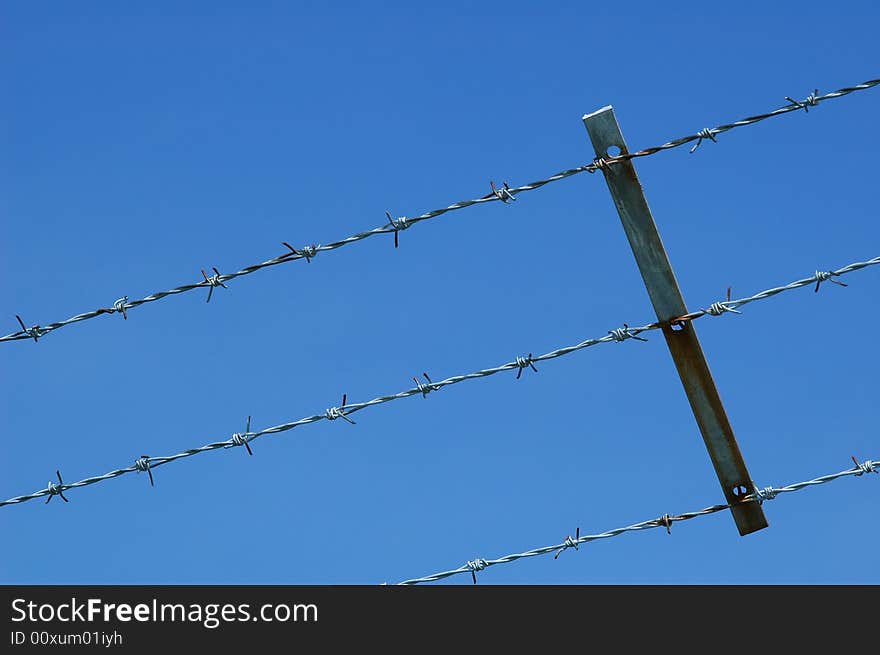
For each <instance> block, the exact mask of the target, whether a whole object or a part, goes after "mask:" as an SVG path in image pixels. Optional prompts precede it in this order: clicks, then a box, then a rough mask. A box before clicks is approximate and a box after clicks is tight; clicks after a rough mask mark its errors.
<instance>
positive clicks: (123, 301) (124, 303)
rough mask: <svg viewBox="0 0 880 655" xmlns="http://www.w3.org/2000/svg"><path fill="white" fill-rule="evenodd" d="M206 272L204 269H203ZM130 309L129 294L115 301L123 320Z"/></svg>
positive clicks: (116, 310)
mask: <svg viewBox="0 0 880 655" xmlns="http://www.w3.org/2000/svg"><path fill="white" fill-rule="evenodd" d="M202 272H203V273H204V271H202ZM127 310H128V296H122V298H120V299H119V300H117V301H116V302H114V303H113V311H114V312H119V313H121V314H122V320H124V321H127V320H128V314H127V313H126V312H127Z"/></svg>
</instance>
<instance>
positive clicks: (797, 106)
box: [0, 79, 880, 342]
mask: <svg viewBox="0 0 880 655" xmlns="http://www.w3.org/2000/svg"><path fill="white" fill-rule="evenodd" d="M878 84H880V79H876V80H868V81H866V82H863V83H861V84H856V85H855V86H849V87H844V88H842V89H838V90H837V91H833V92H831V93H826V94H824V95H818V92H814V93H811V94H810V95H809V96H808V97H807V98H806V99H805V100H802V101H798V100H793V99H791V98H788V97H786V100H788V104H786V105H784V106H782V107H780V108H778V109H775V110H773V111H770V112H767V113H764V114H757V115H755V116H749V117H747V118H743V119H740V120H738V121H734V122H732V123H725V124H723V125H718V126H716V127H713V128H703V129H701V130H699V131H698V132H696V133H694V134H689V135H686V136H682V137H679V138H677V139H673V140H671V141H667V142H666V143H664V144H661V145H659V146H654V147H651V148H645V149H642V150H638V151H636V152H630V153H622V154H620V155H618V156H614V157H611V156H607V157H603V158H600V159H599V160H597V161H594V162H591V163H589V164H586V165H583V166H578V167H575V168H569V169H567V170H564V171H560V172H559V173H556V174H555V175H551V176H549V177H546V178H544V179H541V180H537V181H535V182H531V183H529V184H524V185H522V186H518V187H513V188H511V187H508V186H507V185H506V183H505V185H504V187H503V188H501V189H498V188H496V187H495V185H494V183H493V184H492V192H491V193H488V194H486V195H484V196H481V197H479V198H474V199H472V200H462V201H459V202H456V203H453V204H451V205H448V206H447V207H443V208H440V209H434V210H431V211H428V212H425V213H424V214H421V215H419V216H412V217H406V216H402V217H399V218H393V217H391V215H390V214H389V215H388V218H389V220H388V222H387V223H385V224H384V225H381V226H379V227H376V228H374V229H372V230H367V231H365V232H359V233H357V234H354V235H352V236H349V237H346V238H344V239H341V240H339V241H333V242H330V243H326V244H322V245H318V244H311V245H308V246H303V247H301V248H295V247H293V246H290V245H289V244H287V243H286V242H283V243H284V245H285V246H286V247H287V249H288V251H287V252H285V253H283V254H281V255H279V256H277V257H273V258H271V259H267V260H266V261H264V262H261V263H259V264H252V265H250V266H246V267H244V268H242V269H241V270H239V271H236V272H234V273H225V274H221V273H220V272H219V271H218V270H217V269H214V275H212V276H208V275H207V274H205V273H204V271H203V272H202V275H203V280H202V281H200V282H195V283H192V284H184V285H181V286H178V287H175V288H173V289H169V290H167V291H158V292H156V293H152V294H150V295H148V296H145V297H143V298H140V299H135V300H129V299H128V296H123V297H121V298H119V299H117V300H116V301H114V302H113V303H112V305H111V306H108V307H102V308H98V309H95V310H92V311H89V312H84V313H82V314H77V315H76V316H72V317H70V318H68V319H65V320H63V321H57V322H55V323H50V324H48V325H39V324H36V325H31V326H29V327H28V326H26V325H25V323H24V322H23V321H22V319H20V318H19V322H20V323H21V328H22V329H21V330H18V331H16V332H11V333H9V334H6V335H4V336H0V342H2V341H19V340H24V339H33V340H34V341H38V340H39V338H40V337H42V336H45V335H46V334H48V333H50V332H53V331H55V330H57V329H59V328H62V327H65V326H67V325H72V324H74V323H79V322H81V321H86V320H90V319H93V318H96V317H98V316H102V315H104V314H115V313H122V315H123V318H127V314H128V311H129V310H131V309H134V308H136V307H140V306H141V305H145V304H147V303H152V302H156V301H158V300H161V299H163V298H166V297H168V296H173V295H177V294H181V293H186V292H188V291H193V290H195V289H199V288H207V289H208V296H207V298H208V300H210V299H211V297H212V295H213V292H214V289H215V287H217V286H221V287H225V284H224V283H225V282H229V281H231V280H234V279H236V278H239V277H242V276H245V275H250V274H251V273H255V272H256V271H259V270H262V269H264V268H269V267H271V266H277V265H279V264H285V263H287V262H291V261H296V260H298V259H305V260H306V261H307V262H308V261H311V259H312V258H313V257H315V256H316V255H317V254H318V253H321V252H327V251H330V250H335V249H337V248H341V247H342V246H345V245H348V244H351V243H355V242H358V241H362V240H364V239H367V238H369V237H372V236H376V235H378V234H394V236H395V243H396V240H397V236H398V233H399V232H400V231H401V230H404V229H407V228H409V227H411V226H412V225H414V224H416V223H420V222H422V221H426V220H429V219H432V218H437V217H438V216H442V215H443V214H446V213H448V212H451V211H455V210H458V209H464V208H466V207H471V206H473V205H477V204H482V203H486V202H495V201H501V202H510V201H511V200H515V199H516V196H517V194H520V193H524V192H526V191H533V190H535V189H539V188H541V187H543V186H544V185H546V184H550V183H551V182H556V181H559V180H563V179H565V178H568V177H571V176H573V175H577V174H578V173H585V172H589V173H593V172H595V171H596V170H600V169H602V168H604V167H606V166H608V165H612V164H614V163H615V162H619V161H623V160H627V159H634V158H636V157H647V156H649V155H653V154H656V153H658V152H661V151H663V150H670V149H672V148H678V147H680V146H683V145H686V144H688V143H692V142H695V141H696V145H695V146H694V149H696V147H698V146H699V145H700V143H702V141H703V140H705V139H710V140H712V141H714V140H715V137H716V136H717V135H718V134H723V133H724V132H727V131H729V130H733V129H735V128H739V127H744V126H747V125H754V124H755V123H758V122H760V121H763V120H766V119H768V118H773V117H775V116H781V115H783V114H788V113H790V112H793V111H799V110H801V109H804V110H805V111H809V107H813V106H816V105H818V104H819V103H821V102H824V101H826V100H832V99H835V98H841V97H843V96H846V95H849V94H851V93H854V92H856V91H863V90H866V89H870V88H872V87H874V86H877V85H878ZM692 151H693V150H692Z"/></svg>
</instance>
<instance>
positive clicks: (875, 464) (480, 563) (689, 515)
mask: <svg viewBox="0 0 880 655" xmlns="http://www.w3.org/2000/svg"><path fill="white" fill-rule="evenodd" d="M854 464H855V465H854V466H853V467H852V468H848V469H846V470H844V471H840V472H838V473H830V474H828V475H823V476H820V477H818V478H813V479H812V480H807V481H805V482H796V483H794V484H789V485H786V486H784V487H765V488H764V489H758V488H756V489H755V490H754V491H753V492H752V493H750V494H747V495H745V496H743V499H742V501H740V502H760V503H763V502H764V501H766V500H771V499H773V498H776V497H777V496H778V495H779V494H784V493H791V492H794V491H801V490H802V489H806V488H807V487H814V486H817V485H821V484H826V483H828V482H832V481H833V480H838V479H840V478H844V477H848V476H851V475H852V476H857V477H858V476H861V475H864V474H865V473H876V472H877V469H878V468H880V461H871V460H866V461H864V462H858V461H855V462H854ZM730 507H731V505H711V506H709V507H706V508H704V509H701V510H697V511H695V512H685V513H684V514H676V515H674V516H673V515H670V514H664V515H663V516H660V517H658V518H653V519H648V520H647V521H642V522H640V523H633V524H632V525H627V526H625V527H622V528H615V529H613V530H608V531H607V532H600V533H598V534H586V535H579V536H578V537H576V538H573V537H571V535H569V536H567V537H566V538H565V539H564V540H563V541H562V542H561V543H557V544H553V545H551V546H541V547H540V548H533V549H532V550H527V551H525V552H522V553H513V554H510V555H505V556H503V557H499V558H497V559H483V558H480V557H478V558H476V559H473V560H470V561H468V562H467V563H465V564H463V565H462V566H459V567H458V568H455V569H451V570H449V571H441V572H440V573H433V574H431V575H426V576H423V577H421V578H411V579H409V580H404V581H403V582H399V583H397V584H399V585H416V584H422V583H425V582H436V581H437V580H443V579H444V578H449V577H452V576H455V575H463V574H464V575H466V574H470V575H471V576H472V578H473V581H474V583H476V581H477V577H476V574H477V573H478V572H479V571H482V570H483V569H486V568H489V567H490V566H496V565H498V564H509V563H510V562H516V561H517V560H521V559H525V558H527V557H537V556H539V555H549V554H550V553H555V554H556V555H557V556H558V555H559V554H560V553H561V552H564V551H565V550H568V549H569V548H577V547H578V546H579V545H580V544H585V543H589V542H591V541H598V540H600V539H610V538H611V537H619V536H620V535H622V534H625V533H627V532H639V531H641V530H652V529H654V528H666V530H667V531H669V530H671V528H672V525H673V524H675V523H678V522H681V521H689V520H691V519H695V518H698V517H701V516H708V515H709V514H715V513H716V512H721V511H723V510H726V509H729V508H730Z"/></svg>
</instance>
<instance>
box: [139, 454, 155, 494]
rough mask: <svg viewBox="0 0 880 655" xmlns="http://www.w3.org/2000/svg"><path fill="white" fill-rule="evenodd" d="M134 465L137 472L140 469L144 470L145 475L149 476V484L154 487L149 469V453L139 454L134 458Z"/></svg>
mask: <svg viewBox="0 0 880 655" xmlns="http://www.w3.org/2000/svg"><path fill="white" fill-rule="evenodd" d="M134 466H135V468H136V469H137V470H138V473H140V472H141V471H146V473H147V475H149V476H150V486H151V487H155V486H156V485H155V483H154V482H153V472H152V471H151V470H150V456H149V455H141V456H140V457H138V458H137V459H136V460H134Z"/></svg>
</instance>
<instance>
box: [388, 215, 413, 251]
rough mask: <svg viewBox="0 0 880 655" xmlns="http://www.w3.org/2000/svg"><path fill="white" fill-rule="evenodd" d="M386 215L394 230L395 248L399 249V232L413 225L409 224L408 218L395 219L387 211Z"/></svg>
mask: <svg viewBox="0 0 880 655" xmlns="http://www.w3.org/2000/svg"><path fill="white" fill-rule="evenodd" d="M385 215H386V216H387V217H388V224H389V225H390V226H391V227H392V228H393V229H394V247H395V248H397V246H398V245H400V243H399V242H398V238H397V235H398V232H400V231H401V230H405V229H406V228H408V227H409V226H410V225H412V223H410V222H409V220H408V219H407V217H406V216H400V217H398V218H394V217H393V216H392V215H391V212H389V211H387V210H386V212H385Z"/></svg>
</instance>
